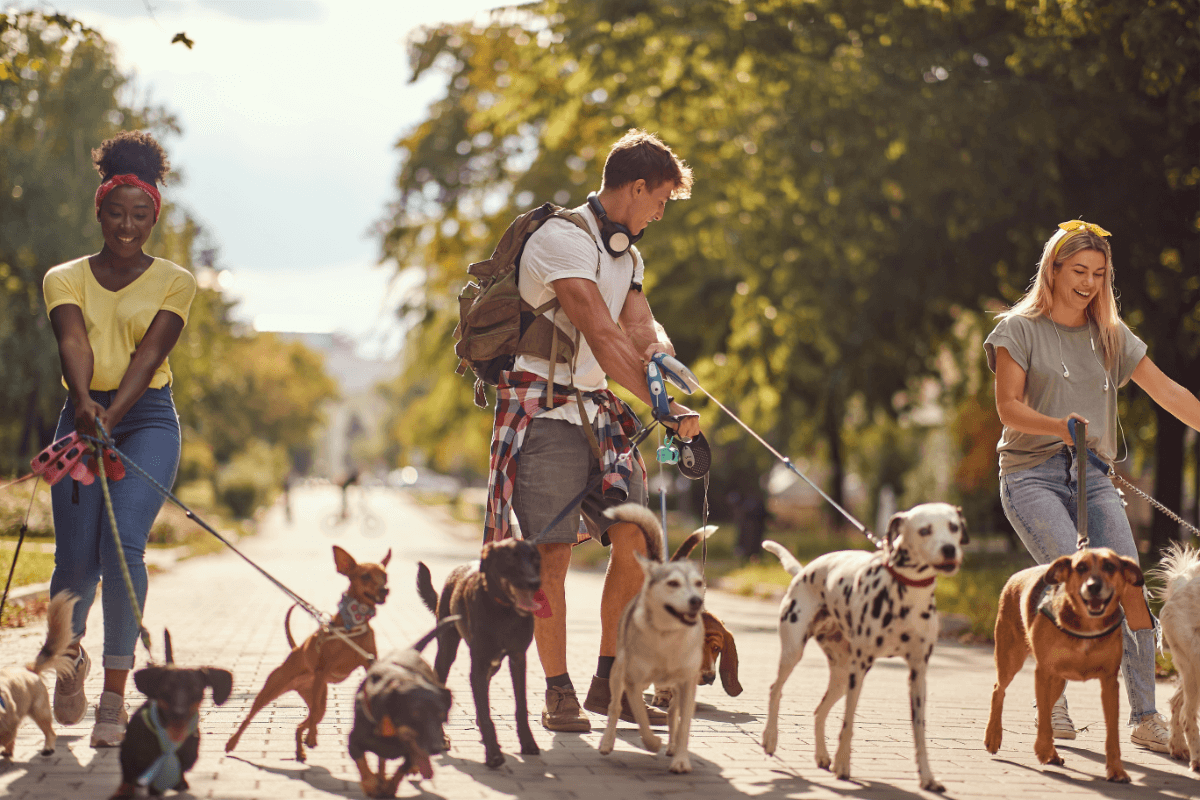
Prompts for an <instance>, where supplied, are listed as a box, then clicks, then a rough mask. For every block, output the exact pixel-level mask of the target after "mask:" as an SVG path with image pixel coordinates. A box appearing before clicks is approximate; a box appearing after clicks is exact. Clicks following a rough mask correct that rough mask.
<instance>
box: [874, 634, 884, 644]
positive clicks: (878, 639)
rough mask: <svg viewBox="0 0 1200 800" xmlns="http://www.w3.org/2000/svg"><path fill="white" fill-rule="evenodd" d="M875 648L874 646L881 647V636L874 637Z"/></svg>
mask: <svg viewBox="0 0 1200 800" xmlns="http://www.w3.org/2000/svg"><path fill="white" fill-rule="evenodd" d="M875 646H876V647H883V637H882V636H876V637H875Z"/></svg>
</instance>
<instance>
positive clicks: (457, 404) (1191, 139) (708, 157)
mask: <svg viewBox="0 0 1200 800" xmlns="http://www.w3.org/2000/svg"><path fill="white" fill-rule="evenodd" d="M1197 12H1198V7H1197V4H1196V3H1195V2H1158V1H1157V0H1156V1H1154V2H1144V0H1116V1H1115V2H1110V1H1108V0H1105V2H1098V1H1096V2H1093V1H1091V0H1078V1H1076V0H1070V1H1066V0H1064V1H1061V2H1053V0H1051V1H1050V2H1041V3H1024V2H1005V1H1004V0H982V1H979V0H976V1H975V2H943V1H942V0H906V2H902V3H895V2H892V1H891V0H850V1H849V2H846V1H845V0H839V1H838V2H832V0H814V1H812V2H807V1H806V2H800V1H799V0H774V2H759V3H741V2H728V0H687V1H686V2H685V1H684V0H675V1H672V0H656V1H655V2H648V1H646V0H641V1H639V0H605V1H601V2H591V3H569V2H554V1H553V0H550V1H549V2H543V3H536V4H532V5H527V6H521V7H519V8H515V9H508V10H504V11H500V12H496V13H494V14H493V15H492V16H491V18H490V20H489V21H488V22H487V24H478V25H476V24H473V23H470V24H461V25H446V26H441V27H436V28H430V29H427V30H425V31H424V32H423V33H422V35H420V36H419V37H417V38H416V39H414V40H413V41H412V42H411V44H410V54H411V62H412V65H413V68H414V76H415V77H420V76H421V75H422V74H424V73H425V72H427V71H431V70H434V71H440V72H441V73H443V74H444V75H445V76H446V81H447V90H446V95H445V97H444V98H443V99H441V100H440V101H438V102H437V103H435V104H434V105H433V106H432V107H431V108H430V110H429V114H428V116H427V119H426V120H425V121H423V122H422V123H421V124H420V125H419V126H417V127H416V128H415V129H414V130H412V131H410V132H408V133H406V134H405V135H404V136H403V137H402V138H401V139H400V141H399V143H398V150H399V152H400V154H401V165H400V169H399V173H398V176H397V187H398V197H397V201H396V204H395V207H394V209H393V213H392V215H391V217H390V219H389V220H388V221H387V222H386V224H385V231H384V235H383V246H384V251H385V253H386V255H387V256H390V257H392V258H394V259H395V260H396V262H397V263H398V264H399V265H400V266H401V267H402V268H410V267H412V268H421V269H424V270H425V271H426V276H427V277H426V286H425V293H424V297H423V299H422V301H421V302H420V303H418V304H417V306H416V308H415V309H414V310H413V313H414V314H415V315H416V317H417V318H419V320H420V324H419V326H418V327H417V329H416V332H415V333H414V339H413V342H412V344H413V347H412V348H411V354H410V359H411V361H410V364H411V366H410V369H409V370H408V372H407V373H406V375H405V376H404V377H403V378H402V382H403V385H404V387H405V388H404V392H403V398H404V407H403V410H402V411H400V412H399V413H398V414H397V420H398V423H397V424H398V427H402V428H404V430H403V431H402V432H401V433H400V434H399V435H400V436H401V437H402V438H403V440H404V441H405V442H406V443H408V444H411V445H413V446H419V447H421V448H422V449H424V450H426V451H428V452H431V453H434V454H436V457H437V458H438V459H439V460H440V463H441V465H442V466H451V465H455V464H459V463H461V462H462V461H463V460H464V459H465V460H468V461H470V462H471V463H472V464H473V465H475V469H476V470H477V471H480V472H482V471H483V470H485V469H486V461H485V460H482V459H481V458H480V456H479V453H480V452H481V450H482V449H483V448H485V447H486V437H487V429H488V424H489V420H487V419H486V418H485V415H477V416H475V417H474V418H472V417H471V416H470V413H471V412H470V410H469V403H470V400H469V397H470V392H469V390H468V387H467V386H466V385H465V384H466V382H465V381H463V380H462V379H460V378H458V377H457V376H455V375H454V374H453V370H452V367H453V356H452V353H451V337H450V334H451V331H452V330H453V326H454V321H455V319H456V313H457V306H456V304H455V302H454V293H455V292H456V290H457V289H458V288H459V286H460V285H461V284H462V282H464V280H465V266H466V264H467V263H469V262H470V261H474V260H479V259H480V258H482V257H486V255H487V253H488V252H490V248H491V246H492V245H493V244H494V242H495V240H496V239H497V238H498V236H499V233H500V232H501V231H502V230H503V228H504V227H505V226H506V225H507V223H508V222H509V221H510V220H511V219H512V217H514V216H515V215H516V214H517V213H520V212H521V211H524V210H526V209H528V208H529V207H531V206H532V205H534V204H536V203H540V202H542V201H544V200H546V199H553V200H555V201H556V202H559V203H562V204H578V203H580V202H582V200H583V198H584V195H585V194H586V192H587V191H589V190H591V189H594V188H596V187H597V186H598V184H599V178H600V172H601V166H602V164H603V160H604V157H605V155H606V153H607V149H608V147H609V145H610V144H611V143H612V141H614V140H615V139H616V138H618V137H619V136H620V134H621V133H623V132H624V130H625V129H627V128H629V127H634V126H636V127H643V128H646V129H649V130H652V131H655V132H657V133H659V134H660V135H661V136H662V138H663V139H664V140H665V141H667V142H668V144H670V145H671V146H672V147H673V148H674V149H675V150H676V152H677V153H679V154H680V155H681V156H682V157H684V158H685V159H686V160H687V161H688V162H689V163H690V164H691V166H692V167H693V169H694V171H695V174H696V184H695V187H694V189H693V194H692V198H691V199H690V200H688V201H681V202H677V203H672V204H671V205H670V207H669V208H668V211H667V214H666V217H665V219H664V220H663V221H662V222H659V223H656V224H655V225H653V226H652V227H651V229H650V231H649V232H648V233H647V236H646V238H645V239H643V241H642V242H641V243H639V248H640V249H641V251H642V252H643V254H644V255H645V257H646V261H647V265H648V271H647V281H646V289H647V293H648V296H649V298H650V301H651V304H652V306H653V308H654V310H655V314H656V316H657V317H658V318H659V320H660V321H662V322H663V323H664V325H665V326H666V328H667V330H668V331H669V332H670V333H671V336H672V338H673V340H674V342H675V345H676V347H677V349H678V350H679V352H680V354H681V356H682V357H683V359H684V361H685V362H688V363H690V364H691V366H692V367H693V369H694V370H695V371H696V372H697V374H698V375H699V376H700V377H701V380H702V382H703V383H704V385H705V387H706V388H708V389H709V390H710V391H712V392H713V394H714V395H715V396H717V397H720V398H723V399H724V400H726V401H733V403H734V405H735V406H736V408H737V410H738V413H739V414H740V415H742V416H743V417H744V418H745V419H746V420H747V421H748V422H749V423H750V424H751V425H752V426H754V427H756V429H758V430H760V431H766V432H768V433H769V435H770V436H771V437H772V438H773V440H774V441H776V442H777V443H778V444H780V445H781V446H782V447H783V448H786V449H790V450H792V451H793V452H811V453H816V454H822V455H823V456H824V457H825V458H826V459H828V460H829V462H830V463H831V464H832V474H831V478H830V484H831V487H830V488H831V490H832V491H833V492H834V494H835V497H837V496H839V495H838V491H839V488H840V483H841V481H840V478H841V475H842V473H843V471H844V468H845V466H844V465H845V464H846V463H847V462H848V460H851V459H854V458H856V456H853V455H848V454H847V451H846V443H847V441H849V440H851V439H853V438H854V437H855V436H856V431H859V432H861V431H863V430H865V429H867V428H870V427H871V426H874V425H877V424H881V422H880V421H881V420H884V419H889V418H891V419H895V418H902V417H906V415H910V414H911V413H912V412H913V411H914V410H915V409H917V408H918V407H919V406H920V405H921V403H922V401H923V400H924V399H928V398H927V392H926V391H925V388H924V387H925V386H926V385H927V382H928V381H935V382H936V386H937V387H938V388H939V394H938V395H937V396H936V397H935V399H936V400H939V401H940V402H941V403H942V404H943V405H945V406H947V407H949V408H951V409H955V408H962V409H964V413H970V414H976V415H977V414H988V415H992V416H993V417H994V414H995V412H994V410H992V409H991V408H990V407H989V406H990V402H991V401H990V399H989V400H987V401H986V402H982V401H981V400H980V397H981V395H983V394H987V392H988V387H989V386H990V377H989V376H986V375H984V376H982V378H981V376H980V375H979V370H980V363H981V360H982V350H981V349H980V348H979V336H978V333H979V331H980V330H986V329H990V326H991V324H992V322H991V319H990V318H989V317H987V316H986V315H985V312H986V311H987V310H995V309H998V308H1000V307H1003V306H1004V305H1006V304H1008V303H1011V302H1012V301H1014V300H1015V299H1016V298H1017V297H1018V296H1019V295H1020V294H1021V293H1022V292H1023V291H1024V289H1025V287H1026V285H1027V283H1028V281H1029V279H1030V278H1031V276H1032V275H1033V273H1034V270H1035V264H1036V262H1037V259H1038V256H1039V254H1040V250H1041V246H1042V243H1043V242H1044V241H1045V240H1046V238H1048V237H1049V235H1050V234H1051V233H1052V232H1053V230H1054V226H1055V225H1056V224H1057V223H1058V222H1060V221H1063V220H1067V219H1072V218H1076V217H1082V218H1084V219H1088V220H1093V221H1098V222H1100V223H1101V224H1103V225H1105V226H1106V227H1108V228H1109V229H1110V230H1113V231H1114V233H1115V236H1114V237H1113V240H1112V243H1113V249H1114V256H1115V262H1116V274H1117V285H1118V289H1119V291H1120V294H1121V298H1122V308H1123V313H1124V316H1125V319H1126V320H1127V321H1128V322H1129V323H1130V325H1131V326H1132V327H1133V328H1134V330H1135V332H1137V333H1138V335H1140V336H1141V337H1142V338H1144V339H1145V340H1146V341H1147V342H1148V343H1149V344H1150V353H1151V355H1152V357H1153V358H1154V359H1155V360H1156V362H1157V363H1159V364H1160V365H1161V366H1162V367H1163V368H1164V370H1165V371H1167V373H1168V374H1170V375H1171V376H1172V377H1174V378H1175V379H1177V380H1179V381H1180V382H1181V383H1184V384H1185V385H1186V386H1187V387H1188V388H1189V389H1191V390H1192V391H1197V390H1198V389H1200V268H1198V266H1197V265H1198V264H1200V252H1198V246H1200V238H1198V231H1200V204H1198V202H1197V198H1198V196H1200V194H1198V191H1197V190H1198V183H1200V158H1198V155H1200V154H1198V152H1197V150H1196V147H1195V142H1196V141H1200V90H1198V89H1197V86H1200V80H1198V79H1200V75H1198V72H1200V52H1198V50H1200V35H1198V31H1197V25H1198V24H1200V22H1198V20H1200V13H1197ZM984 372H986V368H984ZM972 374H973V375H974V379H973V382H969V381H967V376H968V375H972ZM1126 395H1127V396H1128V397H1129V398H1130V399H1129V401H1128V403H1127V405H1131V406H1133V408H1131V409H1129V410H1128V411H1127V413H1128V414H1129V415H1131V416H1133V417H1134V418H1138V417H1144V418H1147V419H1148V418H1149V417H1150V415H1151V413H1152V412H1150V410H1149V408H1148V406H1146V405H1145V402H1146V401H1145V399H1144V398H1142V397H1141V396H1140V395H1139V394H1138V393H1137V392H1136V391H1132V392H1130V391H1127V392H1126ZM1156 416H1157V428H1158V431H1159V435H1158V437H1157V439H1151V438H1143V437H1141V436H1138V437H1131V445H1133V446H1134V447H1135V449H1139V448H1140V449H1141V450H1142V452H1143V453H1152V454H1153V455H1152V459H1153V461H1154V463H1155V465H1156V469H1155V472H1156V475H1157V482H1156V490H1157V491H1158V492H1159V494H1160V495H1161V499H1163V500H1164V502H1166V503H1168V504H1169V505H1170V504H1171V503H1172V502H1174V503H1175V505H1176V507H1177V506H1178V503H1179V501H1180V498H1181V494H1180V486H1181V478H1182V475H1183V474H1184V469H1183V446H1182V442H1183V437H1182V428H1181V426H1180V425H1179V423H1178V422H1177V421H1175V420H1174V418H1173V417H1169V415H1165V414H1164V413H1158V414H1157V415H1156ZM399 420H403V423H400V422H399ZM464 420H466V421H464ZM705 422H706V424H707V425H709V426H714V425H715V426H716V430H715V434H716V435H715V437H714V442H715V443H716V444H717V445H718V446H719V447H721V448H722V452H727V455H728V456H729V457H728V458H726V459H723V463H725V464H727V465H728V467H729V468H730V474H729V475H728V476H727V477H729V478H731V479H734V480H736V476H737V475H739V474H745V473H747V472H750V473H753V472H754V470H758V471H761V470H764V469H766V468H767V467H768V466H769V462H768V460H767V457H766V456H765V455H763V454H761V453H754V452H753V451H752V448H750V447H748V446H747V445H746V444H745V443H744V441H742V437H741V435H740V433H739V432H738V431H737V430H736V429H733V428H731V427H730V426H729V425H728V424H727V421H725V420H722V419H720V418H719V417H718V416H717V415H716V414H715V413H713V411H712V410H711V409H707V408H706V409H705ZM978 427H979V426H978V425H975V426H972V425H969V424H965V421H964V424H960V425H958V427H957V429H958V430H959V431H967V430H973V429H975V428H978ZM984 427H986V426H984ZM464 428H465V430H464ZM994 441H995V440H994V439H992V440H991V442H990V443H989V445H990V446H994ZM734 442H736V443H737V444H736V447H730V445H731V444H732V443H734ZM963 444H964V445H970V444H971V443H970V442H964V443H963ZM1147 457H1149V456H1147ZM993 463H994V462H993ZM854 466H855V467H856V468H857V469H859V471H860V472H862V473H863V474H865V475H868V476H875V475H877V472H876V470H875V469H873V465H871V464H869V463H863V462H862V461H859V462H858V463H856V464H854ZM975 474H978V471H975ZM994 475H995V473H994V470H993V472H992V473H991V477H990V480H991V482H992V485H993V486H994V480H995V478H994ZM960 477H961V476H960ZM978 479H979V480H984V479H985V478H984V477H983V476H982V475H979V478H978ZM966 488H970V487H966ZM1165 531H1167V528H1158V529H1156V538H1159V539H1161V537H1162V536H1163V535H1164V532H1165Z"/></svg>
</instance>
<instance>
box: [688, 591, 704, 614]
mask: <svg viewBox="0 0 1200 800" xmlns="http://www.w3.org/2000/svg"><path fill="white" fill-rule="evenodd" d="M702 605H704V600H703V599H702V598H700V597H697V596H696V595H692V599H691V600H689V601H688V607H689V608H690V609H691V610H692V613H696V612H697V611H699V610H700V606H702Z"/></svg>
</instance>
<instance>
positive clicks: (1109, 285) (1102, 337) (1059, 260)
mask: <svg viewBox="0 0 1200 800" xmlns="http://www.w3.org/2000/svg"><path fill="white" fill-rule="evenodd" d="M1084 250H1095V251H1096V252H1098V253H1103V254H1104V266H1105V268H1106V273H1105V277H1104V282H1103V283H1102V284H1101V285H1100V291H1099V293H1097V294H1096V296H1095V297H1093V298H1092V301H1091V302H1090V303H1088V306H1087V308H1086V309H1085V310H1084V313H1085V314H1086V315H1087V318H1088V321H1089V322H1090V323H1094V324H1095V325H1096V328H1097V329H1098V331H1099V342H1097V344H1098V345H1099V347H1100V350H1101V352H1102V353H1103V359H1104V366H1105V368H1106V369H1112V368H1113V365H1114V363H1115V362H1116V357H1117V354H1118V353H1119V352H1121V347H1122V337H1121V312H1120V310H1119V309H1118V308H1117V297H1116V293H1115V291H1114V289H1113V285H1114V284H1113V263H1112V248H1110V247H1109V246H1108V240H1106V239H1105V238H1104V237H1103V236H1099V235H1097V234H1095V233H1093V232H1092V231H1090V230H1087V229H1084V228H1081V229H1079V230H1074V231H1066V230H1061V229H1060V230H1057V231H1055V232H1054V235H1053V236H1051V237H1050V239H1049V241H1047V242H1046V245H1045V247H1043V248H1042V259H1041V261H1040V262H1039V263H1038V271H1037V274H1036V275H1034V276H1033V280H1032V281H1030V283H1029V289H1028V290H1027V291H1026V292H1025V295H1024V296H1023V297H1022V298H1021V299H1020V300H1018V301H1017V302H1016V303H1014V304H1013V306H1012V308H1010V309H1008V310H1007V311H1003V312H1001V313H1000V314H999V315H998V316H999V317H1000V319H1007V318H1008V317H1037V316H1039V315H1042V314H1044V315H1046V316H1047V317H1049V316H1050V310H1051V308H1052V307H1053V306H1054V279H1055V278H1057V277H1058V272H1059V270H1060V269H1062V265H1063V262H1064V261H1066V260H1067V258H1068V257H1070V256H1072V255H1074V254H1076V253H1079V252H1081V251H1084ZM1051 321H1053V320H1051Z"/></svg>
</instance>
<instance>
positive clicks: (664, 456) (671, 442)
mask: <svg viewBox="0 0 1200 800" xmlns="http://www.w3.org/2000/svg"><path fill="white" fill-rule="evenodd" d="M654 457H655V458H656V459H658V463H660V464H678V463H679V447H678V446H677V445H676V444H675V437H674V436H673V435H672V434H669V433H668V434H667V435H666V438H664V439H663V443H662V445H661V446H660V447H659V448H658V451H657V452H655V454H654Z"/></svg>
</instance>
